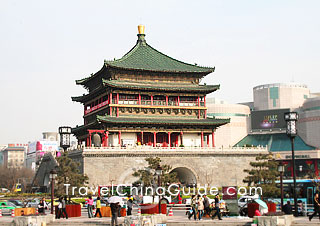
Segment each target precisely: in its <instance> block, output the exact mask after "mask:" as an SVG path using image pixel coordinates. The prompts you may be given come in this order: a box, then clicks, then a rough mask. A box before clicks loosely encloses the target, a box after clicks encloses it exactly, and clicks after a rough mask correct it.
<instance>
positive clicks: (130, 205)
mask: <svg viewBox="0 0 320 226" xmlns="http://www.w3.org/2000/svg"><path fill="white" fill-rule="evenodd" d="M132 207H133V198H131V196H130V195H129V196H128V201H127V216H130V215H131V211H132Z"/></svg>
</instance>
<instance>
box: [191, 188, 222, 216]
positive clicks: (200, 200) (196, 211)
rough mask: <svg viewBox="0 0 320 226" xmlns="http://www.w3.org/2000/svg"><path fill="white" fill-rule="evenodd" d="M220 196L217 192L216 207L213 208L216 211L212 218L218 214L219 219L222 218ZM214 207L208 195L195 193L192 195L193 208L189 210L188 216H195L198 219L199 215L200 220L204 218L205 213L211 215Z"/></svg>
mask: <svg viewBox="0 0 320 226" xmlns="http://www.w3.org/2000/svg"><path fill="white" fill-rule="evenodd" d="M219 203H220V196H219V194H216V196H215V198H214V207H213V210H214V211H215V213H214V214H213V215H212V216H211V218H212V219H214V218H215V217H216V216H218V219H219V220H222V218H221V214H220V207H219ZM211 211H212V209H211V208H210V201H209V198H208V197H207V195H203V197H201V195H193V196H192V197H191V210H190V211H189V212H188V218H189V220H190V219H191V217H192V216H193V217H194V220H197V217H198V219H199V220H201V219H202V217H203V216H204V215H206V214H207V215H208V216H210V214H211Z"/></svg>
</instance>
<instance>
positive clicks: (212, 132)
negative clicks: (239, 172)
mask: <svg viewBox="0 0 320 226" xmlns="http://www.w3.org/2000/svg"><path fill="white" fill-rule="evenodd" d="M212 147H213V148H214V147H215V145H214V131H212Z"/></svg>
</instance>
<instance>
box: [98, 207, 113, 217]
mask: <svg viewBox="0 0 320 226" xmlns="http://www.w3.org/2000/svg"><path fill="white" fill-rule="evenodd" d="M100 211H101V215H102V216H103V217H111V208H110V207H109V206H101V209H100Z"/></svg>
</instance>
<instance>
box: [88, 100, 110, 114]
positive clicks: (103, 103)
mask: <svg viewBox="0 0 320 226" xmlns="http://www.w3.org/2000/svg"><path fill="white" fill-rule="evenodd" d="M107 104H108V101H107V100H106V101H104V102H102V103H100V104H98V105H96V106H93V107H92V108H90V109H87V110H85V111H84V114H85V115H86V114H89V113H91V112H93V111H95V110H97V109H99V108H102V107H104V106H106V105H107Z"/></svg>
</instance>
